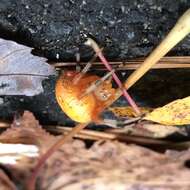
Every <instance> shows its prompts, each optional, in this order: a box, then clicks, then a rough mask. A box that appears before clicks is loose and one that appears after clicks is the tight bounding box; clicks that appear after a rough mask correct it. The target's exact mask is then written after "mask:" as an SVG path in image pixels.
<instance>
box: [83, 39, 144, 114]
mask: <svg viewBox="0 0 190 190" xmlns="http://www.w3.org/2000/svg"><path fill="white" fill-rule="evenodd" d="M85 44H86V45H88V46H90V47H92V48H93V49H94V51H95V52H96V54H97V55H98V57H99V58H100V60H101V61H102V63H103V64H104V65H105V67H106V68H107V69H108V71H112V67H111V65H109V63H108V61H107V60H106V58H105V57H104V55H103V54H102V51H101V49H100V48H99V46H98V44H97V43H96V42H95V41H94V40H92V39H91V38H88V40H87V41H86V42H85ZM112 76H113V79H114V80H115V82H116V83H117V85H118V86H119V88H120V89H121V91H122V93H123V95H124V97H125V98H126V100H127V101H128V102H129V104H130V105H131V107H132V108H133V109H134V111H135V113H136V114H137V115H141V111H140V109H139V108H138V106H137V105H136V103H135V102H134V100H133V99H132V98H131V96H130V95H129V94H128V92H127V91H126V89H124V88H123V85H122V83H121V81H120V80H119V78H118V76H117V75H116V74H115V73H113V74H112Z"/></svg>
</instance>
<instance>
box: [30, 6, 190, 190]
mask: <svg viewBox="0 0 190 190" xmlns="http://www.w3.org/2000/svg"><path fill="white" fill-rule="evenodd" d="M189 23H190V9H188V10H187V11H186V12H185V13H184V14H183V15H182V16H181V17H180V18H179V20H178V22H177V23H176V25H175V26H174V27H173V29H172V30H171V31H170V32H169V34H168V35H167V36H166V38H165V39H164V40H163V41H162V42H161V43H160V44H159V45H158V47H157V48H155V50H154V51H153V52H152V53H151V54H150V55H149V56H148V57H147V58H146V59H145V61H144V63H143V64H142V65H141V66H140V67H139V68H138V69H137V70H136V71H134V72H133V73H132V74H131V75H130V76H129V78H128V79H127V80H126V82H125V83H124V85H122V84H119V83H118V84H119V88H118V89H114V88H113V87H112V85H111V80H110V79H108V78H109V76H110V75H111V74H112V76H113V78H114V79H115V80H116V82H118V81H117V79H118V78H117V77H116V76H115V74H114V71H113V70H111V68H110V66H109V65H107V68H108V70H109V71H110V73H108V74H107V75H106V76H105V77H104V78H100V77H98V76H96V75H88V74H86V73H85V72H84V73H83V74H81V73H78V72H76V71H66V72H65V73H64V74H63V75H61V77H60V78H59V79H58V81H57V84H56V99H57V101H58V103H59V105H60V107H61V108H62V110H63V111H64V112H65V113H66V114H67V115H68V116H69V117H70V118H71V119H73V120H75V121H77V122H79V124H77V125H76V126H75V127H74V128H73V129H72V130H71V132H69V133H68V134H67V135H66V136H64V137H63V138H61V139H60V140H58V142H56V143H55V144H54V145H53V146H52V147H50V149H49V150H48V151H47V152H46V153H45V154H44V155H42V157H41V158H40V159H39V161H38V163H37V165H36V167H35V168H34V172H33V173H32V175H31V177H30V178H29V181H28V183H27V189H28V190H34V189H35V181H36V178H37V175H38V173H39V172H40V169H41V168H42V166H43V165H44V163H45V161H46V160H47V159H48V158H49V157H50V156H51V155H52V154H53V153H54V152H55V151H56V150H57V149H59V148H60V147H61V146H62V145H63V143H65V142H66V141H67V140H69V139H71V138H72V137H73V136H74V135H75V134H77V133H78V132H79V131H80V130H82V129H83V128H85V127H86V126H87V125H88V124H89V123H90V122H95V123H98V122H99V121H100V118H99V115H100V113H101V112H102V111H103V110H104V109H105V108H107V107H108V106H110V105H111V104H112V103H113V102H114V101H115V100H117V99H118V98H119V97H120V96H121V95H122V93H123V94H124V95H125V97H126V98H127V99H128V101H129V103H130V104H131V105H132V106H133V108H134V110H136V112H137V114H140V112H139V110H138V108H137V107H136V105H135V104H134V102H133V101H132V99H131V98H130V96H129V95H128V94H127V92H126V89H129V88H130V87H131V86H132V85H133V84H135V82H136V81H137V80H139V79H140V78H141V77H142V76H143V75H144V74H145V73H146V72H147V71H148V70H149V69H150V68H151V67H152V66H153V65H154V64H156V63H157V62H158V61H159V60H160V59H161V58H162V57H163V56H164V55H165V54H166V53H167V52H168V51H169V50H170V49H172V48H173V47H174V46H175V45H176V44H177V43H179V42H180V41H181V40H182V39H183V38H184V37H185V36H186V35H188V34H189V33H190V25H189ZM87 44H88V45H90V46H91V47H92V48H93V49H94V51H95V52H96V54H97V55H98V57H99V58H100V59H101V61H102V62H103V63H107V61H106V59H105V57H104V56H103V54H102V52H101V50H100V48H99V47H98V46H97V44H96V43H95V42H94V41H93V40H92V39H89V40H88V43H87ZM107 64H108V63H107ZM97 84H98V85H97Z"/></svg>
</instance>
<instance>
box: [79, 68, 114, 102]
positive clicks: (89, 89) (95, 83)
mask: <svg viewBox="0 0 190 190" xmlns="http://www.w3.org/2000/svg"><path fill="white" fill-rule="evenodd" d="M114 72H115V70H114V69H113V70H112V71H110V72H108V73H107V74H106V75H104V76H103V77H102V78H100V79H99V80H96V81H95V82H93V83H92V84H91V85H90V86H89V87H88V88H87V89H86V90H85V91H84V92H83V93H82V94H81V95H80V96H79V99H81V98H83V97H84V96H86V95H88V94H90V93H92V92H93V91H94V90H96V88H97V87H98V86H100V85H101V84H102V83H103V82H104V81H106V80H107V79H108V80H109V78H110V76H112V73H114Z"/></svg>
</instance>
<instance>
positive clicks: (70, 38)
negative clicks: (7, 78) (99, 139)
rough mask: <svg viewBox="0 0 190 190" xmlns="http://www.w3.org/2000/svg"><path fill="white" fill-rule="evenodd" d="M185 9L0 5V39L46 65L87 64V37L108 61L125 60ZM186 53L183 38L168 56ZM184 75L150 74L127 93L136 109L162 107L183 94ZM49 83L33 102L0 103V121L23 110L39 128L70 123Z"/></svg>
mask: <svg viewBox="0 0 190 190" xmlns="http://www.w3.org/2000/svg"><path fill="white" fill-rule="evenodd" d="M189 7H190V1H189V0H178V1H175V2H174V1H173V0H165V1H163V0H147V1H143V0H128V1H126V0H109V1H106V0H56V1H55V0H35V1H33V0H20V1H17V0H1V1H0V37H1V38H6V39H11V40H14V41H17V42H19V43H22V44H25V45H27V46H31V47H34V53H35V54H37V55H40V56H45V57H47V58H48V59H49V60H50V61H75V57H76V54H77V53H79V54H80V56H81V60H84V61H87V60H88V59H89V58H90V57H91V56H92V55H93V51H92V50H91V49H90V48H88V47H86V46H84V41H85V40H86V38H87V37H88V36H89V37H92V38H94V39H95V40H96V41H97V42H98V43H99V44H100V45H101V46H102V47H104V52H105V55H106V56H107V57H108V58H109V59H112V60H126V59H129V58H132V57H133V58H136V57H141V56H147V55H148V54H149V53H150V52H151V50H152V49H153V48H154V47H155V46H156V45H157V44H158V43H159V42H160V40H161V39H162V38H163V37H164V36H165V35H166V34H167V32H168V31H169V30H170V29H171V27H172V26H173V25H174V24H175V22H176V20H177V18H178V17H179V16H180V15H181V14H182V13H183V12H184V11H185V10H186V9H187V8H189ZM189 50H190V38H186V39H185V40H184V41H183V42H182V43H181V44H180V45H178V46H177V47H176V48H174V49H173V50H172V51H171V52H170V53H169V54H170V55H190V51H189ZM189 73H190V71H184V70H182V71H176V70H172V71H171V70H170V71H169V70H168V71H164V72H161V71H152V72H150V73H149V74H148V75H146V77H145V78H144V79H143V80H142V81H141V82H139V83H138V84H137V85H136V87H134V88H133V89H132V91H130V92H131V93H132V95H133V96H134V97H135V98H136V99H137V102H138V103H139V104H148V105H150V106H152V105H153V106H159V105H163V104H164V103H166V102H168V101H170V100H173V99H177V98H180V97H184V96H187V95H188V94H189V90H188V89H190V88H189V86H190V85H189V84H188V76H189ZM168 76H170V77H168ZM55 80H56V78H55V77H52V78H50V79H49V80H47V81H44V89H45V91H44V93H42V94H40V95H38V96H35V97H20V96H19V97H18V96H17V97H16V96H6V97H1V98H0V118H12V117H13V115H14V114H15V112H17V111H18V110H24V109H28V110H30V111H32V112H34V113H35V114H36V116H37V118H38V119H39V120H40V121H41V122H42V123H61V124H68V123H72V122H71V121H70V120H69V119H68V118H67V117H65V115H64V113H63V112H62V111H61V110H60V108H59V107H58V105H57V103H56V101H55V97H54V86H55ZM160 81H161V83H160ZM180 84H181V85H180ZM167 85H168V86H167ZM176 86H177V87H178V88H177V87H176ZM184 88H185V89H187V90H185V91H184ZM159 91H162V93H159ZM163 94H164V95H163ZM150 96H151V98H150ZM165 96H167V97H165ZM145 100H146V101H145ZM123 102H124V101H123V99H121V100H120V102H119V104H123Z"/></svg>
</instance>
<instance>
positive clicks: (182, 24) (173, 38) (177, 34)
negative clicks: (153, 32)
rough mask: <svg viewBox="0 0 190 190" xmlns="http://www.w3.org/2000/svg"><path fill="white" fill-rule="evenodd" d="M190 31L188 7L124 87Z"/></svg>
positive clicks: (135, 80) (129, 84)
mask: <svg viewBox="0 0 190 190" xmlns="http://www.w3.org/2000/svg"><path fill="white" fill-rule="evenodd" d="M189 33H190V9H188V10H187V11H186V12H185V13H184V14H183V15H182V16H181V17H180V18H179V20H178V21H177V23H176V25H175V26H174V27H173V29H172V30H171V31H170V32H169V34H168V35H167V36H166V38H165V39H164V40H163V41H162V42H161V43H160V45H158V46H157V48H156V49H155V50H154V51H153V52H152V53H151V54H150V55H149V56H148V57H147V58H146V59H145V61H144V63H143V64H142V65H141V66H140V67H139V68H138V69H137V70H135V71H134V72H133V73H132V74H131V75H130V76H129V78H128V79H127V80H126V82H125V88H126V89H129V88H130V87H131V86H133V85H134V84H135V83H136V82H137V81H138V80H139V79H140V78H141V77H142V76H143V75H144V74H145V73H146V72H147V71H148V70H149V69H150V68H151V67H152V66H153V65H154V64H156V63H157V62H158V61H159V60H160V59H161V58H162V57H163V56H164V55H166V53H168V52H169V51H170V50H171V49H172V48H173V47H174V46H175V45H176V44H178V43H179V42H180V41H181V40H182V39H183V38H184V37H185V36H187V35H188V34H189Z"/></svg>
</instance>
